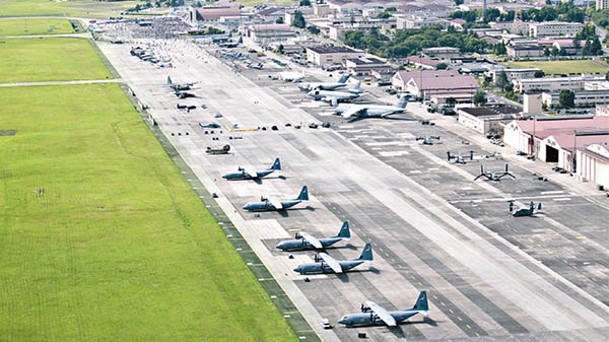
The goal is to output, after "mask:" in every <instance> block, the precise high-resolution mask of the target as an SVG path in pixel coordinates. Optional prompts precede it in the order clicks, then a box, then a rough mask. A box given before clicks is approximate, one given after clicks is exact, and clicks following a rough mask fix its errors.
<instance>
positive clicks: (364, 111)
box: [336, 96, 408, 121]
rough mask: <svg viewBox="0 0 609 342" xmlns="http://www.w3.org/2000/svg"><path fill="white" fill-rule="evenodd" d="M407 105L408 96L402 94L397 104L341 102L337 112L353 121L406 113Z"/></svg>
mask: <svg viewBox="0 0 609 342" xmlns="http://www.w3.org/2000/svg"><path fill="white" fill-rule="evenodd" d="M406 105H408V98H406V97H405V96H402V97H400V98H399V99H398V102H397V104H396V105H395V106H381V105H368V104H365V105H360V104H350V105H345V104H340V105H338V106H337V107H336V113H337V114H340V115H341V116H342V117H343V118H347V119H351V121H356V120H361V119H366V118H386V117H388V116H390V115H393V114H402V113H405V112H406Z"/></svg>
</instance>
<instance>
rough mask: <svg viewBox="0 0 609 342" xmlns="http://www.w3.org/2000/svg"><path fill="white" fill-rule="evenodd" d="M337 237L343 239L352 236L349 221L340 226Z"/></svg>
mask: <svg viewBox="0 0 609 342" xmlns="http://www.w3.org/2000/svg"><path fill="white" fill-rule="evenodd" d="M336 237H340V238H343V239H350V238H351V231H350V230H349V221H345V222H343V225H342V227H340V231H339V232H338V235H336Z"/></svg>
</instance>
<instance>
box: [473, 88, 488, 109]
mask: <svg viewBox="0 0 609 342" xmlns="http://www.w3.org/2000/svg"><path fill="white" fill-rule="evenodd" d="M474 104H475V105H476V106H484V105H485V104H486V93H485V92H483V91H479V92H477V93H476V94H475V95H474Z"/></svg>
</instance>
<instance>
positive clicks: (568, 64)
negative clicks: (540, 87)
mask: <svg viewBox="0 0 609 342" xmlns="http://www.w3.org/2000/svg"><path fill="white" fill-rule="evenodd" d="M501 64H502V65H505V66H508V67H510V68H540V69H542V70H543V71H544V72H545V73H546V74H547V75H551V74H572V73H576V74H581V73H592V74H594V73H603V74H604V73H606V72H607V71H609V65H607V63H605V62H603V61H592V60H581V61H530V62H507V63H501Z"/></svg>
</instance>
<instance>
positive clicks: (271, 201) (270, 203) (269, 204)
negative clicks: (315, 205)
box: [243, 185, 309, 211]
mask: <svg viewBox="0 0 609 342" xmlns="http://www.w3.org/2000/svg"><path fill="white" fill-rule="evenodd" d="M308 200H309V191H308V189H307V186H306V185H305V186H303V187H302V189H301V190H300V194H299V195H298V197H296V198H295V199H291V200H285V201H280V200H278V199H275V198H271V197H269V198H267V197H264V196H263V197H261V198H260V202H249V203H246V204H245V205H244V206H243V209H245V210H247V211H271V210H284V209H288V208H291V207H293V206H295V205H296V204H298V203H300V202H303V201H308Z"/></svg>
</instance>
